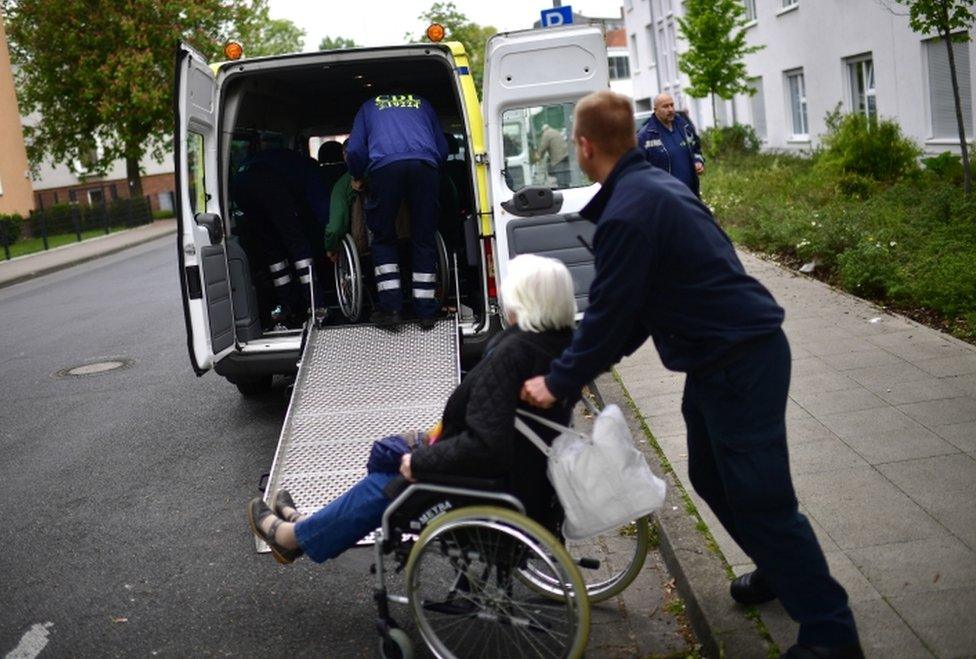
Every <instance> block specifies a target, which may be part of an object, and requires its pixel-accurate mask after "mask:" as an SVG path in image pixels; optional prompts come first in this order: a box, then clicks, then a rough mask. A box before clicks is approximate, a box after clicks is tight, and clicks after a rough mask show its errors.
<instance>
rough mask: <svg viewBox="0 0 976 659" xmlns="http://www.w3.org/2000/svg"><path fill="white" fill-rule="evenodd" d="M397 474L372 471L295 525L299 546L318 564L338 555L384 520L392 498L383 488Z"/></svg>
mask: <svg viewBox="0 0 976 659" xmlns="http://www.w3.org/2000/svg"><path fill="white" fill-rule="evenodd" d="M394 478H396V474H386V473H379V472H376V473H372V474H369V475H368V476H366V478H364V479H362V480H361V481H359V482H358V483H356V484H355V485H353V486H352V487H351V488H349V489H348V490H346V491H345V493H343V495H342V496H340V497H339V498H338V499H336V500H334V501H332V502H331V503H329V504H328V505H327V506H325V507H324V508H320V509H319V510H318V511H316V512H315V513H314V514H313V515H312V516H311V517H308V518H306V519H303V520H302V521H300V522H298V523H297V524H295V536H296V537H297V539H298V546H299V547H301V548H302V550H304V551H305V553H306V554H307V555H308V557H309V558H311V559H312V560H313V561H315V562H316V563H322V562H324V561H327V560H328V559H330V558H335V557H336V556H338V555H339V554H341V553H342V552H344V551H346V550H347V549H349V548H350V547H352V546H354V545H355V544H356V543H357V542H359V541H360V540H362V539H363V538H364V537H366V535H367V534H369V533H370V532H372V531H375V530H376V529H377V528H379V525H380V523H381V522H382V521H383V511H384V510H386V507H387V505H389V503H390V500H389V499H387V498H386V495H385V494H383V488H384V487H386V484H387V483H389V482H390V481H391V480H393V479H394Z"/></svg>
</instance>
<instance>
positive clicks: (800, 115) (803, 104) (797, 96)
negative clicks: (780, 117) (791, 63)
mask: <svg viewBox="0 0 976 659" xmlns="http://www.w3.org/2000/svg"><path fill="white" fill-rule="evenodd" d="M786 86H787V88H788V89H789V92H790V114H791V116H792V119H793V126H792V128H793V139H800V140H805V139H807V138H808V137H809V136H810V128H809V125H808V124H807V90H806V84H805V83H804V80H803V71H802V70H801V71H791V72H788V73H787V74H786Z"/></svg>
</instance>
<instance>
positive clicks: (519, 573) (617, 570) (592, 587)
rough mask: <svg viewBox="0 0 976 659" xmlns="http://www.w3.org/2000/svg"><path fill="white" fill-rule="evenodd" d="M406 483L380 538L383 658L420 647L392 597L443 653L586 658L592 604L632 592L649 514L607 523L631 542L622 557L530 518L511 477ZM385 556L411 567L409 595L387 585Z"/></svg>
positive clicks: (377, 591)
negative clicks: (596, 554)
mask: <svg viewBox="0 0 976 659" xmlns="http://www.w3.org/2000/svg"><path fill="white" fill-rule="evenodd" d="M399 482H400V484H401V486H402V485H405V486H406V487H405V489H404V490H403V491H402V492H401V493H400V494H399V495H397V496H396V497H395V498H394V499H393V500H392V501H391V503H390V505H389V506H388V507H387V509H386V512H385V513H384V515H383V521H382V525H381V527H380V529H379V530H378V531H377V534H376V536H375V537H374V540H375V545H374V549H375V552H376V559H375V560H376V562H375V564H374V566H373V568H374V573H375V575H376V584H375V587H374V601H375V603H376V606H377V613H378V615H377V620H376V627H377V631H378V633H379V635H380V642H379V646H380V653H381V655H382V656H383V657H384V658H385V659H394V658H396V659H405V658H408V657H413V647H412V644H411V640H410V637H409V636H408V635H407V633H406V632H405V631H404V630H403V629H401V628H400V627H399V625H397V623H396V621H395V620H394V619H393V617H392V615H391V613H390V606H389V605H390V604H391V603H395V604H401V605H406V606H407V607H408V609H409V610H410V614H411V615H412V617H413V619H414V621H415V623H416V626H417V629H418V631H419V633H420V635H421V637H422V638H423V641H424V643H425V644H426V645H427V646H428V647H429V648H430V650H431V651H432V652H433V654H434V655H435V656H437V657H443V658H447V657H468V656H489V657H508V656H520V657H580V656H582V655H583V652H584V650H585V649H586V644H587V640H588V638H589V626H590V604H591V603H595V602H600V601H603V600H605V599H607V598H609V597H612V596H614V595H616V594H619V593H620V592H622V591H623V590H624V589H625V588H626V587H627V586H628V585H629V584H630V583H631V582H632V581H633V580H634V578H635V577H636V576H637V573H638V572H639V571H640V569H641V567H642V566H643V564H644V559H645V557H646V555H647V551H648V547H649V537H650V533H649V527H648V523H647V519H646V518H642V519H640V520H637V521H636V522H633V523H632V524H630V525H628V526H627V527H625V528H624V529H621V530H619V531H614V532H612V533H610V534H608V536H609V541H610V542H616V543H617V544H618V545H620V544H622V545H623V546H624V547H625V548H626V550H625V551H619V547H618V553H617V554H613V555H612V558H613V560H610V561H601V560H598V559H596V558H593V557H587V556H585V555H583V554H580V553H577V552H579V551H584V552H585V550H586V549H595V547H584V546H582V545H581V546H573V545H572V544H570V545H566V544H564V543H563V542H562V541H561V540H559V539H558V538H557V535H556V534H554V533H553V532H552V531H551V530H549V529H547V528H546V527H545V526H543V525H542V524H540V523H539V522H537V521H535V520H533V519H531V518H530V517H528V516H527V515H526V514H525V508H524V506H523V505H522V503H521V502H520V501H519V500H518V499H517V498H515V497H514V496H512V495H511V494H508V493H507V492H506V491H505V486H504V482H503V481H495V480H487V479H474V478H460V477H454V476H450V477H449V476H439V477H438V478H437V479H434V480H431V481H428V482H418V483H411V484H407V483H406V481H403V480H400V481H399ZM601 537H602V536H601ZM605 540H606V539H605ZM600 541H601V540H600V538H597V539H595V540H591V541H588V543H589V544H590V545H593V544H598V543H599V542H600ZM604 549H605V548H604ZM384 561H387V562H390V561H392V562H393V564H394V565H393V569H394V570H395V571H396V572H397V573H399V572H401V571H404V572H405V589H406V594H405V595H396V594H392V593H390V592H389V591H388V588H387V583H386V569H385V566H384ZM584 573H590V575H591V576H590V577H589V581H588V580H587V578H585V577H584Z"/></svg>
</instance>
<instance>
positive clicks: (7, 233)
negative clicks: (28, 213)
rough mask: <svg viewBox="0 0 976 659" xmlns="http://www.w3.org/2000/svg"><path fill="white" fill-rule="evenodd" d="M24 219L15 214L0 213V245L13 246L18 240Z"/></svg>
mask: <svg viewBox="0 0 976 659" xmlns="http://www.w3.org/2000/svg"><path fill="white" fill-rule="evenodd" d="M23 227H24V218H23V217H21V216H20V215H18V214H17V213H10V214H9V215H5V214H3V213H0V245H13V244H14V243H15V242H17V241H18V240H20V236H21V233H22V231H23Z"/></svg>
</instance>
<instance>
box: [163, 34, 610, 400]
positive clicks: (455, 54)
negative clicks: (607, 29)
mask: <svg viewBox="0 0 976 659" xmlns="http://www.w3.org/2000/svg"><path fill="white" fill-rule="evenodd" d="M485 60H486V70H485V76H484V96H483V102H482V103H481V104H479V101H478V98H477V93H476V90H475V87H474V82H473V79H472V76H471V75H470V72H469V68H468V59H467V56H466V54H465V52H464V49H463V48H462V46H461V45H460V44H457V43H421V44H411V45H404V46H393V47H388V48H356V49H348V50H337V51H325V52H315V53H300V54H294V55H285V56H276V57H264V58H255V59H240V60H236V61H229V62H223V63H220V64H215V65H210V64H209V63H208V62H207V61H205V59H204V58H203V57H201V56H200V55H199V54H198V53H197V52H196V51H194V50H193V49H192V48H190V47H188V46H185V45H181V46H180V48H179V50H178V56H177V62H176V69H177V75H176V96H175V113H176V127H175V138H174V145H175V153H176V179H177V185H176V189H177V199H178V204H177V215H178V220H179V222H178V241H179V269H180V281H181V287H182V292H183V308H184V314H185V319H186V328H187V343H188V347H189V352H190V361H191V364H192V366H193V369H194V371H195V372H196V373H197V374H198V375H202V374H203V373H205V372H206V371H208V370H210V369H213V370H215V371H216V372H217V373H219V374H220V375H222V376H224V377H225V378H227V379H228V380H230V381H231V382H233V383H234V384H236V385H237V386H238V387H239V388H240V389H241V391H242V392H243V393H255V392H258V391H261V390H263V389H266V388H267V387H269V386H270V382H271V378H272V376H273V375H275V374H289V373H294V372H295V371H296V364H297V362H298V361H299V359H300V356H301V350H302V346H303V338H304V337H305V335H306V331H305V330H306V329H307V328H293V329H285V330H282V329H280V328H279V329H274V328H272V327H270V326H269V323H268V322H267V306H268V305H267V304H266V303H264V302H262V299H261V298H262V295H261V285H260V282H259V281H256V280H257V279H258V277H257V273H256V272H255V271H254V270H253V268H252V267H251V265H250V264H251V262H254V261H256V259H255V258H254V257H253V255H249V254H248V248H247V246H246V245H243V246H242V244H241V243H240V241H239V240H238V239H237V235H238V233H239V228H240V227H238V226H236V223H235V216H234V214H233V213H232V207H233V199H232V198H231V192H230V184H229V181H230V178H231V172H232V162H233V161H234V158H235V149H236V148H237V147H236V145H235V137H236V136H239V135H240V134H241V133H242V132H246V131H254V132H260V133H266V134H275V135H277V136H279V138H280V140H281V141H282V143H283V145H285V146H286V147H287V148H289V149H292V150H294V151H297V152H298V153H301V154H303V155H307V156H310V157H314V156H315V155H316V154H315V153H314V146H315V145H317V144H318V143H319V142H321V141H322V139H325V138H327V137H328V136H342V135H345V134H348V132H349V131H350V129H351V126H352V122H353V118H354V116H355V114H356V111H357V109H358V108H359V106H360V104H361V103H363V101H365V100H366V99H367V98H370V97H372V96H374V95H376V94H379V93H383V92H384V90H386V89H390V88H393V87H397V88H404V87H406V88H409V89H410V90H411V91H412V93H415V94H419V95H421V96H423V97H424V98H426V99H428V100H429V101H430V102H431V103H432V104H433V105H434V107H435V108H436V110H437V113H438V116H439V117H440V120H441V124H442V127H443V129H444V131H445V133H449V134H453V135H454V136H455V137H456V138H457V142H458V143H459V148H458V149H457V152H456V153H455V154H454V155H453V156H452V157H451V159H450V162H449V167H448V170H449V174H450V175H451V176H452V179H453V183H454V187H455V188H456V189H457V191H458V193H459V197H460V200H459V201H460V203H459V208H460V209H463V211H462V213H461V214H459V215H458V216H457V217H454V218H447V219H446V223H447V224H446V226H442V227H441V232H440V233H441V235H442V237H443V246H444V251H445V252H446V254H445V255H444V256H445V257H446V259H444V258H442V269H443V268H444V267H445V266H446V268H447V270H448V272H446V273H445V275H446V276H448V279H447V281H450V282H451V284H450V286H445V288H446V289H449V290H446V293H445V307H446V308H448V309H450V310H451V311H453V312H454V313H456V318H457V323H458V328H459V331H460V338H461V342H460V345H461V354H462V357H463V358H466V359H476V358H477V357H478V355H479V354H480V352H481V350H482V349H483V346H484V344H485V341H486V340H487V338H489V337H490V335H491V334H492V333H493V332H495V331H497V330H498V329H499V328H500V326H501V323H500V319H499V317H498V299H497V290H498V283H499V281H500V280H502V279H504V277H505V273H506V264H507V262H508V260H509V259H510V258H512V257H514V256H515V255H517V254H519V253H524V252H533V253H541V254H546V255H550V256H555V257H558V258H560V259H562V260H563V261H564V262H566V263H567V265H569V267H570V269H571V271H572V272H573V275H574V278H575V279H576V285H577V299H578V301H579V304H580V308H579V310H580V312H582V310H583V307H584V306H585V303H586V293H587V290H588V288H589V284H590V281H591V279H592V256H591V255H590V254H589V252H588V250H587V248H586V242H587V241H588V240H590V238H591V236H592V231H593V227H592V225H591V224H590V223H588V222H585V221H578V216H575V217H574V214H575V213H577V212H578V211H579V210H580V209H581V208H582V207H583V205H584V204H585V203H586V202H587V201H588V200H589V199H590V198H591V197H592V195H593V193H594V192H595V190H596V185H595V184H592V183H591V182H589V181H588V180H587V179H586V177H585V176H584V175H583V174H582V173H581V172H580V171H579V169H578V166H577V164H576V160H575V155H574V152H573V144H572V139H571V135H572V125H571V124H572V112H573V107H574V104H575V102H576V101H577V100H578V99H579V98H580V97H582V96H584V95H586V94H588V93H589V92H592V91H595V90H598V89H606V88H607V87H608V73H607V56H606V47H605V42H604V36H603V33H602V30H601V29H600V28H599V27H595V26H566V27H561V28H548V29H543V30H530V31H524V32H512V33H503V34H498V35H495V36H494V37H492V38H491V39H490V40H489V42H488V45H487V49H486V53H485ZM543 124H547V125H548V126H550V127H551V128H553V129H556V130H557V131H559V132H560V133H561V134H562V136H563V138H564V139H565V140H566V143H567V147H568V149H569V158H568V160H569V162H568V163H563V164H562V165H561V166H564V167H568V169H569V173H568V174H566V173H565V172H564V171H563V172H561V182H560V181H557V180H556V179H555V178H554V176H553V175H552V170H553V168H554V166H555V165H560V164H559V163H549V162H547V161H546V160H545V159H544V158H543V159H541V160H540V159H539V157H540V154H539V153H537V152H536V151H537V148H538V140H539V134H540V133H541V129H542V125H543ZM524 186H529V187H524ZM553 188H555V189H553ZM574 220H576V221H574ZM340 274H342V276H346V275H348V273H340ZM366 290H367V292H368V286H367V288H366ZM330 318H331V320H329V321H327V322H333V323H343V322H348V321H346V320H345V319H343V318H342V315H341V314H333V315H331V316H330Z"/></svg>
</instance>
